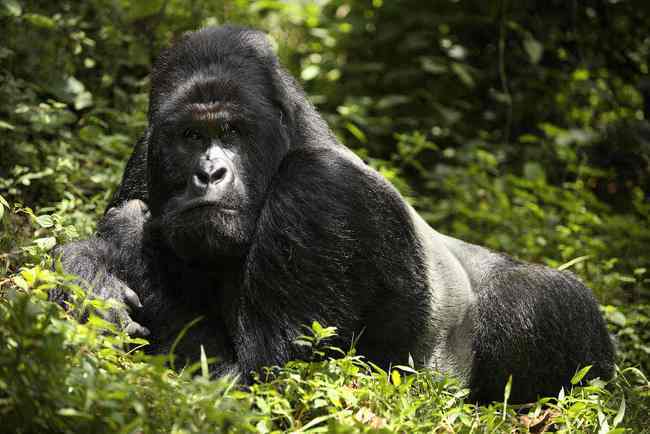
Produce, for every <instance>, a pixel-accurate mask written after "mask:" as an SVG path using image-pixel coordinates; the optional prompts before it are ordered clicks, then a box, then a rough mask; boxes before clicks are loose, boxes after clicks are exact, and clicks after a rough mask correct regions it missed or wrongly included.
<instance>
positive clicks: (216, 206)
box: [179, 199, 239, 215]
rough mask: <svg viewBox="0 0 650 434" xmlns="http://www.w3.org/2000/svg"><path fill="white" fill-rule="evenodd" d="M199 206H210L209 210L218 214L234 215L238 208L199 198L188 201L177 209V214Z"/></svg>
mask: <svg viewBox="0 0 650 434" xmlns="http://www.w3.org/2000/svg"><path fill="white" fill-rule="evenodd" d="M199 208H211V209H210V211H213V212H218V213H220V214H228V215H236V214H238V213H239V210H237V209H235V208H230V207H225V206H223V205H222V204H221V203H220V202H219V201H216V200H207V199H201V200H196V201H192V202H190V203H188V204H187V205H186V206H184V207H183V208H182V209H180V210H179V214H181V213H186V212H189V211H194V210H197V209H199Z"/></svg>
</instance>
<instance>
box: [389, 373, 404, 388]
mask: <svg viewBox="0 0 650 434" xmlns="http://www.w3.org/2000/svg"><path fill="white" fill-rule="evenodd" d="M390 379H391V382H392V383H393V385H395V386H399V385H400V384H402V376H401V375H400V374H399V371H398V370H397V369H393V372H391V373H390Z"/></svg>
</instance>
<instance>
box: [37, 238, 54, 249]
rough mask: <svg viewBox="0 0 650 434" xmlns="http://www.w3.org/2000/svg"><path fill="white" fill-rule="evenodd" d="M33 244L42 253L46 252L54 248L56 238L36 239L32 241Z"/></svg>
mask: <svg viewBox="0 0 650 434" xmlns="http://www.w3.org/2000/svg"><path fill="white" fill-rule="evenodd" d="M34 244H36V245H37V246H38V247H39V248H40V249H42V250H44V251H48V250H51V249H52V248H54V246H56V238H54V237H43V238H37V239H35V240H34Z"/></svg>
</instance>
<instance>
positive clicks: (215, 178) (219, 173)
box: [210, 166, 228, 182]
mask: <svg viewBox="0 0 650 434" xmlns="http://www.w3.org/2000/svg"><path fill="white" fill-rule="evenodd" d="M227 173H228V169H226V168H225V167H224V166H221V167H217V169H216V170H215V171H214V173H213V174H212V176H211V177H210V178H211V180H212V182H219V181H221V180H222V179H224V178H225V177H226V174H227Z"/></svg>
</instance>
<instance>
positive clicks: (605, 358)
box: [62, 26, 614, 402]
mask: <svg viewBox="0 0 650 434" xmlns="http://www.w3.org/2000/svg"><path fill="white" fill-rule="evenodd" d="M148 120H149V125H148V128H147V130H146V132H145V134H144V136H143V138H142V139H141V140H140V141H139V142H138V143H137V144H136V146H135V149H134V151H133V155H132V156H131V158H130V160H129V162H128V164H127V166H126V169H125V172H124V177H123V180H122V184H121V186H120V187H119V189H118V191H117V192H116V194H115V196H114V199H113V201H112V203H111V205H110V206H109V210H108V212H107V213H106V215H105V217H104V218H103V220H102V221H101V222H100V224H99V230H98V234H97V236H96V237H93V238H91V239H89V240H85V241H80V242H76V243H71V244H68V245H66V246H64V247H63V249H62V260H63V264H64V266H65V268H66V269H67V270H68V271H69V272H71V273H74V274H77V275H79V276H80V278H81V279H82V281H84V282H88V284H89V287H90V288H89V289H90V290H91V291H92V292H93V293H94V295H95V296H97V297H101V298H113V299H117V300H119V301H121V302H123V304H124V308H123V309H120V308H118V309H115V310H113V311H112V314H113V317H112V318H111V319H112V320H113V321H115V322H116V323H118V324H119V325H121V326H122V327H125V329H126V331H127V332H129V333H131V334H134V335H147V336H148V339H149V341H150V342H151V345H150V351H152V352H157V353H159V352H166V351H169V350H170V348H171V345H172V342H173V341H174V339H175V338H176V336H177V334H178V332H179V331H180V330H181V329H182V328H183V326H185V325H186V324H187V323H188V322H189V321H191V320H193V319H195V318H196V317H199V316H202V317H203V320H202V321H200V322H199V323H197V324H196V325H195V326H193V327H192V328H190V329H189V332H188V334H187V335H186V337H185V339H184V340H183V341H182V344H181V345H180V346H179V347H177V349H176V352H177V355H179V356H181V357H184V358H191V359H195V358H196V357H197V356H198V354H199V344H202V345H203V346H204V347H205V349H206V352H207V354H208V355H211V356H218V357H219V362H218V364H217V366H216V367H215V371H216V373H217V374H219V375H220V374H224V373H236V374H240V375H241V378H242V380H243V381H248V379H249V378H250V373H251V372H253V371H258V370H259V369H260V368H261V367H263V366H271V365H281V364H283V363H285V362H286V361H288V360H291V359H294V358H300V357H302V356H304V354H302V353H301V350H300V347H298V346H296V345H294V344H293V341H294V340H295V338H296V337H297V336H299V335H301V334H303V333H304V327H303V326H304V325H305V324H311V322H312V321H315V320H316V321H319V322H320V323H321V324H325V325H328V326H336V327H337V328H338V333H339V334H338V337H337V342H335V344H338V345H339V346H340V347H342V348H347V347H348V346H349V344H350V342H351V341H352V340H353V339H354V338H355V337H358V336H359V335H360V338H359V340H358V344H357V350H358V352H359V353H361V354H363V355H365V356H366V357H367V358H368V359H369V360H371V361H373V362H375V363H377V364H379V365H380V366H384V367H388V366H389V365H390V364H391V363H392V364H398V363H402V364H404V363H406V362H407V360H408V358H409V355H410V356H412V358H413V360H414V361H415V364H416V366H417V367H420V368H433V369H436V370H439V371H442V372H444V373H447V374H449V375H452V376H454V377H456V378H458V379H459V380H460V381H461V382H462V383H463V384H466V385H468V386H470V388H471V394H472V395H471V398H472V399H474V400H478V401H490V400H499V399H501V398H502V396H503V388H504V385H505V384H506V382H507V380H508V377H509V376H510V375H512V376H513V386H512V392H511V399H512V400H513V401H515V402H522V401H528V400H534V399H535V398H536V397H537V396H538V395H554V394H557V392H558V391H559V390H560V388H561V387H562V386H565V387H566V386H567V385H568V384H569V381H570V379H571V377H572V375H573V374H574V373H575V372H576V370H577V369H578V368H579V367H582V366H585V365H593V367H592V369H591V371H590V377H596V376H600V377H609V376H611V374H612V370H613V358H614V349H613V346H612V343H611V341H610V337H609V335H608V333H607V330H606V328H605V324H604V322H603V319H602V318H601V316H600V313H599V310H598V305H597V303H596V301H595V299H594V297H593V296H592V294H591V292H590V290H589V289H587V288H586V287H584V286H583V285H582V284H581V283H580V282H578V281H577V280H576V279H575V278H574V277H573V276H572V275H571V274H569V273H565V272H560V271H557V270H553V269H550V268H547V267H544V266H541V265H532V264H527V263H523V262H519V261H517V260H514V259H512V258H510V257H508V256H505V255H503V254H499V253H495V252H492V251H490V250H487V249H485V248H483V247H480V246H476V245H472V244H468V243H465V242H463V241H460V240H457V239H454V238H451V237H448V236H445V235H442V234H440V233H438V232H436V231H434V230H433V229H432V228H431V227H429V226H428V225H427V223H425V222H424V220H423V219H422V218H421V217H420V216H419V215H418V214H417V213H416V212H415V211H414V210H413V208H411V206H409V205H408V204H407V203H406V202H405V201H404V199H403V198H402V197H401V196H400V194H399V193H398V192H397V191H396V190H395V189H394V188H393V187H392V186H391V185H390V184H389V183H388V182H387V181H386V180H385V179H383V178H382V177H381V176H380V175H379V174H378V173H377V172H376V171H374V170H373V169H371V168H370V167H368V166H366V165H365V164H364V163H363V162H362V161H361V160H360V159H359V158H358V157H357V156H356V155H355V154H354V153H352V152H351V151H350V150H348V149H347V148H346V147H344V146H343V145H341V144H340V143H338V142H337V140H336V138H335V137H334V136H333V134H332V132H331V131H330V130H329V128H328V127H327V125H326V124H325V122H324V121H323V119H322V118H321V117H320V115H319V114H318V113H317V112H316V110H315V109H314V107H313V106H312V105H311V104H310V103H309V102H308V101H307V99H306V97H305V95H304V92H303V91H302V89H301V88H300V87H299V85H298V84H297V83H296V82H295V81H294V79H293V78H292V77H291V76H289V75H288V74H287V72H286V71H285V70H284V69H283V68H282V67H281V66H280V65H279V63H278V59H277V57H276V55H275V54H274V52H273V51H272V49H271V47H270V45H269V43H268V42H267V39H266V36H265V35H264V34H263V33H261V32H258V31H254V30H249V29H245V28H238V27H230V26H226V27H213V28H206V29H203V30H199V31H197V32H193V33H189V34H186V35H185V36H184V37H182V38H181V39H180V40H179V41H177V42H176V43H175V44H174V45H173V46H172V47H171V48H169V49H167V50H166V51H164V52H163V53H162V54H161V56H160V58H159V59H158V61H157V62H156V64H155V66H154V69H153V73H152V75H151V94H150V105H149V117H148Z"/></svg>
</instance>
